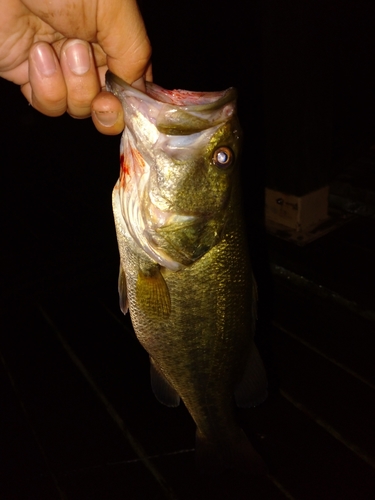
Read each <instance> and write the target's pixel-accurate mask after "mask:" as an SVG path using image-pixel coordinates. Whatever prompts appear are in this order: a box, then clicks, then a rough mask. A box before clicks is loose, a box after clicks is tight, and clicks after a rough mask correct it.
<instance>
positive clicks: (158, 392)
mask: <svg viewBox="0 0 375 500" xmlns="http://www.w3.org/2000/svg"><path fill="white" fill-rule="evenodd" d="M150 376H151V387H152V390H153V393H154V394H155V397H156V399H157V400H158V401H159V403H162V404H163V405H165V406H170V407H176V406H178V405H179V404H180V396H179V395H178V394H177V392H176V391H175V389H173V387H172V386H171V384H170V383H169V382H168V381H167V380H166V378H165V377H164V375H163V374H162V373H161V372H160V370H159V369H158V367H157V366H156V364H155V362H154V360H153V359H152V357H151V356H150Z"/></svg>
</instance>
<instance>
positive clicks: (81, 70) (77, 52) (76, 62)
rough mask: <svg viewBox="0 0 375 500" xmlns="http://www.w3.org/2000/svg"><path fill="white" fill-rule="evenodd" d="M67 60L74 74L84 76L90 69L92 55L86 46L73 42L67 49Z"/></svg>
mask: <svg viewBox="0 0 375 500" xmlns="http://www.w3.org/2000/svg"><path fill="white" fill-rule="evenodd" d="M65 54H66V60H67V62H68V66H69V68H70V70H71V72H72V73H74V74H75V75H78V76H80V75H84V74H85V73H87V72H88V70H89V69H90V55H89V49H88V47H87V45H86V44H84V43H82V42H76V41H74V42H71V44H68V45H67V46H66V47H65Z"/></svg>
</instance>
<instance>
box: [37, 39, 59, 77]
mask: <svg viewBox="0 0 375 500" xmlns="http://www.w3.org/2000/svg"><path fill="white" fill-rule="evenodd" d="M52 50H53V49H52V48H51V47H50V46H49V45H44V44H40V45H38V46H37V47H35V49H34V50H33V52H32V58H33V60H34V63H35V66H36V67H37V69H38V71H39V72H40V73H41V74H42V75H44V76H51V75H53V74H54V73H55V72H56V62H55V58H54V55H53V52H52Z"/></svg>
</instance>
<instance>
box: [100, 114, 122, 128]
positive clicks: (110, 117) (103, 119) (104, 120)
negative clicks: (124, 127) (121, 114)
mask: <svg viewBox="0 0 375 500" xmlns="http://www.w3.org/2000/svg"><path fill="white" fill-rule="evenodd" d="M94 113H95V117H96V119H97V120H98V122H99V123H100V124H101V125H103V127H112V126H113V125H114V124H115V123H116V121H117V118H118V113H114V112H113V111H94Z"/></svg>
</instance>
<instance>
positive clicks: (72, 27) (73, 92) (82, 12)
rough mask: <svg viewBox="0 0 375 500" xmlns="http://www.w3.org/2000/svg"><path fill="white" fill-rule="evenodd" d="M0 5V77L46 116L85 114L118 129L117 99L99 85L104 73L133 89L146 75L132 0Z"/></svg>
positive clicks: (144, 41) (106, 128)
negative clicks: (19, 91)
mask: <svg viewBox="0 0 375 500" xmlns="http://www.w3.org/2000/svg"><path fill="white" fill-rule="evenodd" d="M1 7H2V9H1V11H2V12H1V18H0V76H1V77H3V78H6V79H7V80H10V81H13V82H14V83H16V84H18V85H21V91H22V93H23V95H24V96H25V97H26V99H27V100H28V101H29V102H30V104H32V106H33V107H34V108H36V109H38V110H39V111H41V112H42V113H44V114H46V115H49V116H59V115H62V114H63V113H65V111H67V112H68V113H69V114H70V115H71V116H73V117H75V118H86V117H88V116H90V114H91V115H92V119H93V122H94V124H95V126H96V128H97V129H98V130H99V131H100V132H102V133H104V134H118V133H119V132H121V130H122V129H123V128H124V119H123V112H122V107H121V104H120V102H119V101H118V99H117V98H116V97H115V96H114V95H112V94H111V93H109V92H106V91H102V90H101V89H102V88H105V81H104V77H105V72H106V71H107V69H108V68H109V69H110V70H111V71H112V72H113V73H115V74H117V75H118V76H120V77H121V78H122V79H123V80H125V81H126V82H128V83H130V84H133V85H134V86H136V87H138V88H141V89H142V87H143V86H144V79H147V80H151V79H152V73H151V64H150V57H151V46H150V42H149V40H148V37H147V34H146V29H145V26H144V23H143V20H142V17H141V14H140V12H139V10H138V7H137V3H136V0H69V1H68V0H52V1H50V0H2V5H1Z"/></svg>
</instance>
